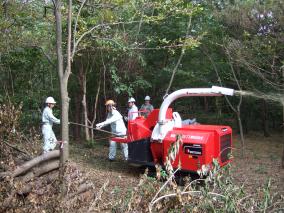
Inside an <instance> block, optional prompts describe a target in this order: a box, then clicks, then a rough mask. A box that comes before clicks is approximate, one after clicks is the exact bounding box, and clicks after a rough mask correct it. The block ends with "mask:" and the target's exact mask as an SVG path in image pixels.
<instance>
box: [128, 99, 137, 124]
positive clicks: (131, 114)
mask: <svg viewBox="0 0 284 213" xmlns="http://www.w3.org/2000/svg"><path fill="white" fill-rule="evenodd" d="M137 117H138V108H137V106H136V105H135V99H134V98H129V99H128V117H127V120H128V121H132V120H134V119H135V118H137Z"/></svg>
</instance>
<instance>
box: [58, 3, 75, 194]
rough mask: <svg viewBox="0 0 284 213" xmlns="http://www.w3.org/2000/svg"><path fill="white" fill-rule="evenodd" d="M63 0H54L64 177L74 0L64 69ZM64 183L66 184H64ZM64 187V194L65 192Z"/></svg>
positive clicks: (70, 11)
mask: <svg viewBox="0 0 284 213" xmlns="http://www.w3.org/2000/svg"><path fill="white" fill-rule="evenodd" d="M61 6H62V2H61V0H54V7H55V10H54V11H55V20H56V53H57V70H58V76H59V82H60V95H61V137H62V143H61V149H60V168H61V169H60V176H61V177H62V178H63V175H64V167H65V164H66V162H67V160H68V157H69V127H68V122H69V121H68V112H69V97H68V89H67V88H68V79H69V76H70V74H71V21H72V20H71V19H72V0H69V1H68V19H67V22H68V39H67V66H66V69H65V70H64V58H63V47H62V14H61V8H62V7H61ZM63 185H64V184H63ZM64 188H65V187H63V190H62V192H63V194H65V190H64Z"/></svg>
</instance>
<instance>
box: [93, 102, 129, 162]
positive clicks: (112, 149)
mask: <svg viewBox="0 0 284 213" xmlns="http://www.w3.org/2000/svg"><path fill="white" fill-rule="evenodd" d="M105 105H106V108H107V111H108V114H107V119H106V120H105V121H104V122H101V123H98V124H96V128H98V129H100V128H102V127H104V126H107V125H110V127H111V132H112V133H114V134H115V135H121V136H123V135H126V127H125V124H124V122H123V118H122V115H121V114H120V113H119V112H118V111H117V110H116V108H115V102H114V101H113V100H108V101H106V104H105ZM109 144H110V146H109V155H108V158H109V160H110V161H113V160H114V159H115V155H116V142H115V141H112V140H110V141H109ZM120 146H121V149H122V151H123V155H124V159H125V160H127V159H128V146H127V144H125V143H121V144H120Z"/></svg>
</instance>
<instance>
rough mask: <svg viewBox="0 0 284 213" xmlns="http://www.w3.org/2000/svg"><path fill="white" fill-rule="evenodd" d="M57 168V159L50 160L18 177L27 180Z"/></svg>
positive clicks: (23, 180)
mask: <svg viewBox="0 0 284 213" xmlns="http://www.w3.org/2000/svg"><path fill="white" fill-rule="evenodd" d="M58 168H59V160H53V161H51V162H46V163H44V164H42V165H40V166H38V167H34V168H33V169H32V170H31V171H30V172H28V173H27V174H26V175H25V176H23V177H20V181H22V182H28V181H30V180H31V179H33V178H35V177H39V176H41V175H43V174H45V173H48V172H50V171H53V170H55V169H58Z"/></svg>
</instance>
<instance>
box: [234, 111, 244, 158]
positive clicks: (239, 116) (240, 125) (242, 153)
mask: <svg viewBox="0 0 284 213" xmlns="http://www.w3.org/2000/svg"><path fill="white" fill-rule="evenodd" d="M236 115H237V120H238V125H239V131H240V138H241V155H242V157H244V154H245V138H244V132H243V124H242V119H241V111H240V109H237V112H236Z"/></svg>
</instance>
